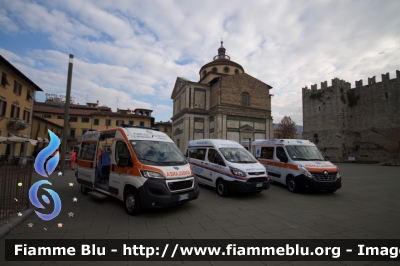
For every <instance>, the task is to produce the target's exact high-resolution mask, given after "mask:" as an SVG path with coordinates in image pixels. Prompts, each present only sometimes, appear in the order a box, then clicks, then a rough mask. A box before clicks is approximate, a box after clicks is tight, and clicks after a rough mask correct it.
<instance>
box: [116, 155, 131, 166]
mask: <svg viewBox="0 0 400 266" xmlns="http://www.w3.org/2000/svg"><path fill="white" fill-rule="evenodd" d="M117 165H118V167H126V166H133V162H132V158H131V156H129V155H126V154H120V155H119V156H118V164H117Z"/></svg>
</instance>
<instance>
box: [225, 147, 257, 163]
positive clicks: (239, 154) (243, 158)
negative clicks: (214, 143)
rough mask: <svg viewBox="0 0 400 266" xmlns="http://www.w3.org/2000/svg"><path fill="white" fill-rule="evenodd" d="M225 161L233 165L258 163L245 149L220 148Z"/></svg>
mask: <svg viewBox="0 0 400 266" xmlns="http://www.w3.org/2000/svg"><path fill="white" fill-rule="evenodd" d="M219 150H220V151H221V153H222V155H223V156H224V157H225V160H227V161H228V162H232V163H257V162H258V161H257V160H256V159H255V158H254V157H253V155H251V153H250V152H248V151H247V150H246V149H243V148H220V149H219Z"/></svg>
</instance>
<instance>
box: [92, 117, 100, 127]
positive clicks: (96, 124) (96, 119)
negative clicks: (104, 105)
mask: <svg viewBox="0 0 400 266" xmlns="http://www.w3.org/2000/svg"><path fill="white" fill-rule="evenodd" d="M93 125H95V126H98V125H99V119H98V118H95V119H94V120H93Z"/></svg>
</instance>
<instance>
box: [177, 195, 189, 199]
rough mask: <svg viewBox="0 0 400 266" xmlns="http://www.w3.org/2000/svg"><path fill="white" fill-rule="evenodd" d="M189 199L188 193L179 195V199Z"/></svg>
mask: <svg viewBox="0 0 400 266" xmlns="http://www.w3.org/2000/svg"><path fill="white" fill-rule="evenodd" d="M187 199H189V194H183V195H179V200H187Z"/></svg>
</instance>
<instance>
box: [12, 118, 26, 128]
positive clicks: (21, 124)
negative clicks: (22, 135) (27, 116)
mask: <svg viewBox="0 0 400 266" xmlns="http://www.w3.org/2000/svg"><path fill="white" fill-rule="evenodd" d="M27 127H28V123H26V121H25V120H20V119H17V118H11V119H10V121H8V125H7V128H9V129H14V130H24V129H26V128H27Z"/></svg>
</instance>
